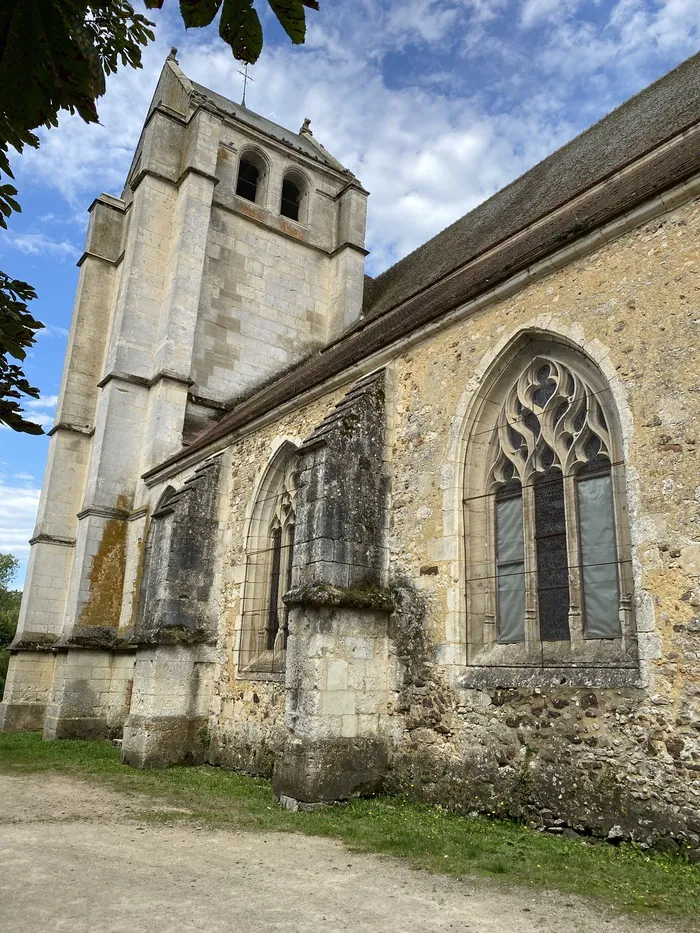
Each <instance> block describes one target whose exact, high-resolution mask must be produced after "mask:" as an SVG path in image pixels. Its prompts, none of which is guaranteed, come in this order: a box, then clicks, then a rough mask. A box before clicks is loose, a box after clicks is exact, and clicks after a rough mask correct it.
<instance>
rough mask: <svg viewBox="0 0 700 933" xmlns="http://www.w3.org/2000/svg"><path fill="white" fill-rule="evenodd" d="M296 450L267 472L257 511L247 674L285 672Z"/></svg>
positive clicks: (243, 644) (285, 451)
mask: <svg viewBox="0 0 700 933" xmlns="http://www.w3.org/2000/svg"><path fill="white" fill-rule="evenodd" d="M295 461H296V448H295V447H294V445H293V444H289V443H287V444H285V445H284V446H283V447H282V448H281V449H280V450H279V451H278V452H277V454H276V456H275V457H274V459H273V461H272V463H271V464H270V465H269V467H268V468H267V471H266V473H265V476H264V478H263V481H262V483H261V485H260V489H259V491H258V495H257V498H256V501H255V505H254V507H253V513H252V516H251V521H250V526H249V531H248V539H247V547H246V550H247V561H246V575H245V591H244V596H243V619H242V626H241V639H240V647H239V669H240V671H241V672H242V673H245V672H248V673H254V674H258V673H268V674H273V673H281V672H284V666H285V652H286V648H287V636H288V634H289V632H288V627H287V607H286V606H285V605H284V602H283V596H284V594H285V593H286V592H287V590H289V588H290V585H291V574H292V563H293V560H294V527H295V525H294V521H295V499H296V490H295V487H294V465H295Z"/></svg>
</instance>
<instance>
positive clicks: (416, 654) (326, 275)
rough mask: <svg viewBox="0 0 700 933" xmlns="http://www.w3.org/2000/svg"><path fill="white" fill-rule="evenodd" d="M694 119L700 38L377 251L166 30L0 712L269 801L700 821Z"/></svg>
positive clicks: (346, 197) (351, 198)
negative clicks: (545, 517) (386, 266)
mask: <svg viewBox="0 0 700 933" xmlns="http://www.w3.org/2000/svg"><path fill="white" fill-rule="evenodd" d="M681 99H682V101H683V103H682V105H681V104H679V103H678V102H679V101H680V100H681ZM626 121H628V122H627V123H626ZM699 123H700V59H699V58H697V57H696V58H695V59H691V60H689V61H688V62H687V63H685V64H684V65H683V66H681V68H680V69H677V70H676V72H673V73H671V74H670V75H668V76H667V77H666V78H664V79H662V80H661V81H660V82H658V83H657V84H656V85H654V86H652V87H651V88H650V89H648V90H647V91H646V92H644V93H643V94H642V95H639V96H638V97H637V98H635V99H633V100H632V101H631V102H629V103H628V104H627V105H625V107H624V108H622V109H621V110H620V111H616V112H615V113H613V114H611V115H610V116H609V117H608V118H606V120H605V121H602V123H600V124H598V125H597V126H596V127H594V128H593V129H592V130H590V131H589V132H588V133H587V134H584V135H583V136H582V137H579V138H578V139H577V140H575V141H574V142H573V143H571V144H570V145H569V147H565V149H564V150H560V152H559V153H555V155H554V156H552V157H550V159H549V160H546V161H545V162H544V163H542V164H541V165H540V166H537V167H536V168H535V169H533V170H532V172H531V173H528V175H526V176H524V177H523V179H520V180H519V181H518V182H516V183H514V185H513V186H511V189H506V191H505V192H501V193H500V194H499V195H496V196H495V198H493V199H491V201H490V202H487V203H486V204H485V205H482V206H481V208H477V210H476V211H475V212H473V214H471V215H468V216H467V217H466V218H463V220H461V221H459V222H458V223H457V224H456V225H454V227H452V228H449V229H448V230H447V231H444V232H443V234H440V235H439V236H438V237H436V238H435V240H433V241H431V242H430V243H428V244H426V246H425V247H422V248H421V249H420V250H418V251H417V252H416V253H415V254H413V255H412V256H410V257H408V258H407V259H405V260H403V261H402V262H401V263H399V264H397V266H396V267H394V268H393V269H391V270H388V272H386V273H384V275H382V276H379V277H378V278H377V279H375V280H371V279H368V280H367V281H363V258H364V242H363V237H364V203H365V198H366V192H364V190H363V189H362V187H361V185H360V184H359V182H358V181H357V180H356V179H355V178H354V176H352V175H351V174H350V173H349V172H347V170H345V169H343V168H342V166H340V165H339V164H338V163H337V162H336V161H335V160H334V159H333V158H332V157H331V156H329V155H328V153H326V152H325V150H323V149H322V148H321V147H319V146H318V145H317V144H316V143H315V142H314V141H313V139H312V137H309V135H308V131H305V132H303V133H302V135H300V136H297V135H295V134H291V133H288V132H287V131H285V130H282V129H281V128H279V127H275V126H274V125H273V124H269V123H267V121H264V120H262V118H259V117H256V116H255V115H251V114H248V112H246V111H243V110H242V109H241V108H239V107H237V106H236V105H234V104H231V103H230V102H227V101H225V100H224V99H223V98H218V96H217V95H213V94H211V93H209V92H205V90H204V89H201V88H199V87H198V86H193V85H191V84H190V83H189V82H188V80H187V79H186V78H185V77H184V76H183V75H182V73H181V72H180V71H179V69H178V67H177V64H176V63H175V62H174V61H173V60H169V61H168V62H167V63H166V66H165V68H164V71H163V75H162V76H161V80H160V83H159V86H158V89H157V91H156V95H155V98H154V105H153V108H152V111H151V114H150V115H149V119H148V121H147V124H146V127H145V129H144V135H143V137H142V141H141V143H140V145H139V149H138V151H137V154H136V157H135V161H134V167H133V169H132V172H131V174H130V181H129V184H128V185H127V188H126V189H125V192H124V195H123V198H122V199H115V198H110V197H108V196H106V195H103V196H102V197H101V198H100V199H99V200H98V201H97V202H95V205H94V206H93V209H92V214H91V225H90V231H89V234H88V247H87V251H86V254H85V257H84V259H83V261H82V267H81V279H80V285H79V290H78V297H77V302H76V311H75V314H74V323H73V330H72V333H71V338H70V344H69V351H68V359H67V362H66V371H65V376H64V385H63V389H62V395H61V402H60V408H59V417H58V420H57V426H56V428H55V429H54V432H53V437H52V442H51V444H52V446H51V455H50V459H49V464H48V467H47V475H46V482H45V486H44V491H43V495H42V503H41V506H40V512H39V517H38V523H37V531H36V535H35V538H34V539H33V544H34V546H33V549H32V558H31V562H30V576H29V585H28V587H27V591H26V594H25V598H24V603H23V608H22V618H21V623H20V631H19V633H18V637H17V641H16V644H15V646H14V649H15V653H14V655H13V658H12V662H11V667H10V672H9V676H8V682H7V688H6V693H5V698H4V703H3V704H2V706H1V707H0V723H2V725H3V727H4V728H5V729H20V728H44V731H45V735H46V737H47V738H61V737H71V736H95V737H116V738H122V740H123V742H122V754H123V758H124V760H125V761H128V762H130V763H131V764H134V765H137V766H153V765H162V764H171V763H177V762H183V761H193V760H199V761H202V760H206V761H210V762H212V763H217V764H223V765H227V766H230V767H234V768H239V769H241V770H245V771H247V772H249V773H253V774H262V775H273V774H274V783H275V790H276V792H277V793H278V795H279V796H280V799H282V800H283V802H285V803H286V804H287V805H289V806H298V805H312V804H315V803H318V802H323V801H327V800H336V799H345V798H347V797H348V796H351V795H353V794H357V793H365V792H367V793H370V792H374V791H376V790H377V789H378V788H379V787H381V786H384V787H387V788H389V789H395V790H400V791H402V792H406V793H408V794H410V795H412V796H413V797H415V798H417V799H421V800H427V801H433V802H440V803H443V804H446V805H448V806H450V807H452V808H454V809H457V810H460V809H461V810H465V811H472V810H478V811H483V812H490V813H494V812H495V813H498V814H502V815H504V816H510V817H517V818H527V819H533V820H535V821H537V822H541V823H544V824H545V825H550V826H551V825H555V824H556V825H560V826H561V825H565V824H566V825H570V826H573V827H575V828H578V829H580V830H582V831H587V832H594V833H598V834H603V835H606V834H607V835H612V836H617V835H619V836H627V837H632V838H635V839H639V840H643V841H650V842H656V841H659V840H660V839H663V844H664V845H665V846H666V847H672V846H673V845H675V844H682V845H685V846H690V848H691V849H692V850H694V851H695V852H698V853H700V822H699V819H698V813H699V812H700V486H699V485H698V483H700V479H699V478H698V477H699V475H700V474H699V471H698V457H699V450H700V438H699V437H698V432H699V431H700V401H699V399H700V363H699V362H698V354H697V345H698V335H699V334H700V305H699V304H698V294H699V292H698V261H699V259H700V175H699V174H698V172H699V171H700V166H699V165H698V163H697V157H696V155H695V153H697V151H698V149H699V146H698V143H699V142H700V130H699V128H698V124H699ZM629 125H631V126H633V127H635V128H636V130H637V132H636V133H635V134H630V133H629V132H627V131H628V130H629ZM632 138H634V139H635V140H636V141H635V142H630V139H632ZM620 140H622V141H620ZM246 153H252V155H251V156H250V158H251V159H253V160H255V164H257V165H258V166H260V181H259V190H258V193H259V197H256V200H255V202H254V203H251V202H250V201H249V200H245V199H243V198H242V197H240V196H239V195H237V194H236V179H237V177H238V176H237V172H236V165H239V164H240V158H241V157H243V156H245V154H246ZM237 160H238V161H237ZM289 171H293V172H294V173H295V174H294V175H293V176H289V175H288V172H289ZM285 177H293V178H294V179H296V181H295V184H296V183H298V187H299V190H300V192H301V191H302V189H303V193H302V195H301V198H300V210H299V221H298V222H297V221H288V220H287V219H286V218H284V217H282V216H280V213H279V210H278V204H279V197H280V190H281V184H282V180H283V179H284V178H285ZM518 198H520V199H521V200H520V202H519V201H518ZM363 296H364V300H363ZM320 348H325V350H324V352H322V353H320V354H319V353H318V352H317V351H318V350H319V349H320ZM528 366H529V369H528ZM542 366H544V370H542ZM533 367H534V368H533ZM552 367H554V370H552ZM541 370H542V372H543V373H544V374H543V375H542V380H543V382H542V392H543V393H544V394H542V395H540V396H537V392H538V391H539V390H538V388H537V378H536V377H537V372H540V371H541ZM552 371H556V372H557V373H558V374H559V376H558V377H557V378H558V379H559V383H558V388H557V389H556V391H557V392H559V393H560V396H557V397H556V398H557V406H558V407H556V406H555V403H554V402H553V401H552V402H550V398H554V397H555V396H553V395H552V393H553V392H555V389H554V388H553V387H551V386H553V382H552V379H553V377H552V374H551V373H552ZM526 373H529V375H527V378H526V375H525V374H526ZM547 373H549V375H547ZM274 377H276V378H274ZM518 380H520V381H518ZM528 380H529V381H528ZM574 385H576V386H581V387H582V388H581V389H575V388H573V387H574ZM547 386H550V388H549V389H548V388H547ZM567 386H568V388H567ZM514 387H518V389H517V393H516V389H515V388H514ZM545 390H546V391H545ZM528 393H529V395H528ZM535 396H536V397H537V398H539V401H538V402H537V404H535V403H534V402H532V401H531V402H530V404H531V408H532V412H537V413H538V414H537V417H538V418H539V426H534V427H531V431H532V433H531V435H528V432H527V430H526V428H525V427H521V430H520V432H518V431H517V425H518V421H519V419H520V417H521V415H520V414H519V412H521V411H522V420H523V423H524V424H528V423H529V424H530V425H531V426H532V421H530V422H528V421H527V418H528V417H530V415H528V414H527V412H528V411H530V409H527V407H525V408H522V407H521V408H518V406H519V405H520V406H522V400H523V399H527V398H532V397H535ZM584 397H585V400H586V407H585V411H584V412H583V414H582V415H581V416H580V418H579V416H578V415H577V414H576V411H574V407H575V406H574V403H577V402H578V401H580V399H581V398H584ZM596 400H598V401H596ZM504 406H505V407H504ZM567 406H568V407H567ZM555 407H556V411H555ZM503 411H506V412H510V415H508V418H507V419H506V422H503V426H502V427H501V428H499V427H498V424H499V422H498V419H499V418H500V417H502V415H501V414H500V413H501V412H503ZM532 412H531V413H532ZM567 412H569V413H568V414H567ZM584 415H585V417H584ZM567 419H568V422H567ZM577 419H578V420H577ZM586 419H587V420H586ZM567 424H568V427H567ZM202 429H203V430H202ZM510 429H513V431H514V432H515V433H508V431H509V430H510ZM499 431H500V432H501V433H500V434H499ZM198 432H199V433H198ZM504 432H505V433H504ZM557 432H559V433H557ZM562 432H563V433H562ZM555 434H556V437H555ZM526 435H527V436H531V439H532V440H531V443H530V442H528V441H527V436H526ZM499 437H500V440H498V438H499ZM543 438H544V440H545V441H547V443H546V444H543V443H542V439H543ZM591 439H592V440H593V442H594V443H593V446H592V447H587V446H586V444H589V442H591ZM499 444H500V445H501V446H500V447H499ZM504 445H505V446H504ZM535 448H537V449H535ZM504 450H505V451H506V454H505V455H504V454H503V451H504ZM498 451H501V453H498ZM569 451H571V453H569ZM494 452H495V453H494ZM494 457H495V459H494ZM499 457H500V458H501V459H500V460H499V459H498V458H499ZM547 457H549V458H550V460H552V459H553V460H554V461H555V462H554V466H553V467H552V463H551V462H549V461H548V460H547ZM601 457H602V460H603V461H604V463H603V467H601V466H600V464H601ZM518 458H529V459H527V463H528V464H529V466H527V468H526V467H525V465H524V464H525V459H522V464H523V467H522V470H521V475H522V476H523V477H530V478H531V480H532V481H531V480H528V479H523V481H522V486H521V487H518V489H516V495H517V496H518V497H520V496H522V498H523V501H524V503H525V505H524V507H523V512H522V514H523V516H524V519H523V521H524V531H522V533H521V534H522V536H523V540H524V543H523V546H522V554H520V553H519V554H518V555H516V559H515V563H516V564H517V565H518V566H522V567H523V568H524V569H523V571H522V573H523V574H524V577H523V579H525V580H526V583H525V584H523V588H522V601H523V602H522V606H523V609H522V617H521V625H522V632H523V635H522V638H521V637H520V635H519V634H518V633H517V631H516V633H515V635H512V636H510V637H508V638H506V637H504V629H503V620H502V618H501V617H500V616H499V612H500V613H501V614H502V610H501V609H499V608H498V607H499V605H501V603H499V599H500V598H501V597H499V596H498V595H497V587H498V585H500V584H499V583H498V580H499V579H500V578H499V574H500V573H501V570H500V569H499V568H500V566H501V565H500V563H499V562H500V561H501V556H502V555H500V552H499V551H498V548H499V547H500V545H499V544H498V543H497V540H496V539H497V538H498V531H497V528H496V525H495V524H494V522H495V519H494V514H495V512H494V502H496V501H497V499H498V495H499V492H498V490H499V489H501V488H505V485H506V484H507V482H510V480H509V479H508V477H509V476H512V474H513V469H512V466H509V465H508V461H509V459H510V461H511V464H512V463H515V464H516V466H517V464H519V463H520V462H521V461H520V460H519V459H518ZM557 458H558V459H557ZM560 461H561V463H560ZM564 461H566V462H564ZM557 464H559V471H560V473H559V474H557V475H562V476H563V481H564V484H565V488H564V489H563V492H562V494H561V495H562V498H561V514H562V516H564V515H565V517H566V531H565V532H564V531H562V530H561V529H559V532H558V534H559V538H560V542H559V544H560V548H561V550H560V554H562V555H563V557H562V560H563V561H564V563H563V564H562V565H561V566H560V567H559V570H561V571H562V572H563V573H564V582H563V584H562V583H561V581H560V582H559V589H560V590H562V592H564V591H565V594H564V595H563V596H562V599H563V600H564V603H565V608H564V610H563V612H564V615H563V616H562V617H561V618H560V622H559V624H560V626H562V625H563V626H564V627H565V628H566V634H561V632H560V634H558V635H555V636H554V637H551V636H548V635H546V634H545V629H546V626H547V625H549V624H550V622H551V620H549V619H548V618H546V615H547V612H546V611H545V608H544V607H545V605H546V604H545V603H544V602H543V599H544V597H543V596H542V591H543V589H546V587H545V586H544V584H543V583H541V582H540V584H537V585H536V584H535V583H533V582H532V581H536V580H540V581H541V580H542V579H544V576H545V573H546V572H547V567H546V562H543V559H542V554H544V553H545V550H544V545H542V543H541V542H542V540H543V534H542V532H541V529H540V528H539V527H538V526H537V522H538V521H540V518H539V516H541V515H542V514H544V511H545V510H544V507H543V506H541V505H540V504H538V502H539V500H538V502H535V498H536V497H537V495H538V492H537V488H538V487H537V483H538V482H539V479H540V478H541V477H542V476H550V475H552V474H550V473H548V471H549V470H551V469H552V468H554V469H555V470H556V469H557ZM567 464H568V465H567ZM588 464H592V465H593V467H595V470H597V472H595V470H594V474H591V475H595V476H596V477H598V478H599V479H600V478H601V477H605V476H609V480H605V481H604V482H607V483H608V484H609V485H608V486H606V487H605V488H609V490H610V492H609V497H610V501H611V503H612V505H611V506H610V508H611V510H612V511H611V513H610V516H611V517H610V523H609V524H610V527H611V528H612V531H610V529H608V533H609V534H613V536H614V546H615V548H616V550H615V558H614V563H615V566H616V572H615V573H614V574H612V576H610V575H608V577H607V578H606V580H607V582H605V584H603V582H599V583H597V584H596V583H595V580H596V579H598V578H597V577H596V576H595V574H593V576H592V577H591V576H590V574H589V576H587V575H586V574H587V571H590V568H592V567H595V566H597V564H596V562H595V561H594V560H593V561H591V560H590V559H588V558H586V556H585V555H586V553H587V552H586V547H585V546H586V539H585V535H586V534H588V532H587V531H586V530H585V525H586V523H585V520H584V519H585V515H584V512H583V505H582V500H581V498H580V496H581V493H580V484H581V482H582V481H584V480H585V477H586V476H588V475H589V473H590V471H589V473H587V472H586V469H588V466H587V465H588ZM596 464H597V466H596ZM494 470H495V472H494ZM499 471H500V472H499ZM504 471H505V472H504ZM489 484H491V485H489ZM602 488H603V486H601V489H602ZM533 497H535V498H533ZM517 501H520V500H519V498H518V499H517ZM528 502H529V503H530V504H529V505H528ZM555 504H556V503H555ZM562 521H563V518H562ZM572 529H573V530H572ZM555 530H556V529H555ZM547 531H548V533H549V534H550V537H551V535H552V534H553V533H552V529H551V528H550V529H548V530H547ZM545 537H546V535H545ZM554 537H556V534H555V535H554ZM499 540H500V539H499ZM602 540H603V539H601V541H602ZM598 546H599V547H601V546H602V545H601V544H600V543H599V545H598ZM600 563H601V564H603V563H605V562H600ZM562 568H563V570H562ZM518 572H520V571H518ZM602 579H603V578H600V580H602ZM591 580H593V582H591ZM603 585H605V586H608V587H609V588H610V587H612V588H613V589H614V596H610V597H607V604H605V600H603V604H602V609H601V610H600V611H601V612H602V613H603V614H605V612H606V611H607V610H606V605H607V609H608V610H609V608H610V600H611V599H613V600H614V601H615V606H614V611H613V612H612V613H610V612H608V621H607V623H606V624H607V625H608V630H603V631H598V632H595V631H594V629H593V626H592V621H591V620H592V609H591V608H590V605H592V603H590V600H591V599H592V597H593V596H595V594H596V593H598V594H599V593H600V592H608V591H604V590H603V589H602V587H603ZM595 586H597V587H598V590H594V589H591V587H595ZM587 587H588V590H587V589H586V588H587ZM554 588H555V589H556V587H554ZM609 592H612V590H609ZM586 594H588V595H586ZM504 598H505V597H504ZM587 598H588V599H589V603H590V605H589V608H588V609H586V599H587ZM519 599H521V596H517V599H516V602H517V600H519ZM538 600H539V601H538ZM547 605H548V604H547ZM547 611H548V610H547ZM601 624H602V623H601Z"/></svg>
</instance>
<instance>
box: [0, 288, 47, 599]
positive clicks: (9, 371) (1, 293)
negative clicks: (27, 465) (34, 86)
mask: <svg viewBox="0 0 700 933" xmlns="http://www.w3.org/2000/svg"><path fill="white" fill-rule="evenodd" d="M33 298H36V292H35V291H34V289H33V288H32V287H31V285H27V283H26V282H20V281H18V280H17V279H11V278H10V277H9V276H8V275H6V274H5V273H4V272H0V424H6V425H7V426H8V427H9V428H12V430H13V431H21V432H22V433H24V434H43V433H44V431H43V429H42V428H41V427H40V426H39V425H38V424H34V422H33V421H27V420H26V419H25V418H24V417H23V414H24V413H23V411H22V407H21V404H22V403H21V399H22V396H23V395H28V396H30V397H31V398H39V390H38V389H37V388H35V387H34V386H32V385H30V384H29V382H28V380H27V378H26V376H25V375H24V373H23V372H22V369H21V367H20V366H18V365H17V364H16V363H13V362H11V359H12V358H14V359H16V360H19V361H20V362H22V361H23V360H24V359H25V358H26V356H27V350H28V349H29V347H31V346H32V345H33V344H34V341H35V339H36V332H37V331H38V330H40V329H41V328H42V327H43V326H44V325H43V324H41V323H40V322H39V321H37V320H35V319H34V317H33V316H32V315H31V314H30V312H29V311H28V310H27V302H28V301H31V300H32V299H33ZM3 556H4V555H0V558H2V557H3ZM1 586H2V567H1V562H0V587H1Z"/></svg>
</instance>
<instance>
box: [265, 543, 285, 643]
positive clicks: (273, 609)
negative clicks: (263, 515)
mask: <svg viewBox="0 0 700 933" xmlns="http://www.w3.org/2000/svg"><path fill="white" fill-rule="evenodd" d="M271 556H272V565H271V568H270V595H269V598H268V607H267V626H266V631H267V649H268V651H271V650H272V649H273V648H274V647H275V638H276V637H277V632H278V631H279V627H280V619H279V592H280V564H281V558H282V529H281V528H275V529H274V530H273V532H272V555H271Z"/></svg>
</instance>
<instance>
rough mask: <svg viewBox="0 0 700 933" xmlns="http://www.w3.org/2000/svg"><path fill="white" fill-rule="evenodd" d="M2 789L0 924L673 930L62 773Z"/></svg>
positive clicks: (135, 932) (368, 932) (137, 929)
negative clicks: (193, 813)
mask: <svg viewBox="0 0 700 933" xmlns="http://www.w3.org/2000/svg"><path fill="white" fill-rule="evenodd" d="M0 800H2V801H3V810H2V814H0V929H1V930H2V931H3V933H45V931H46V933H48V931H70V933H88V931H89V933H93V931H100V933H122V931H124V933H171V931H173V933H175V931H177V933H181V931H193V930H201V931H205V933H218V931H227V933H229V931H231V933H233V931H235V933H272V931H280V933H316V931H318V930H322V931H323V933H335V931H340V930H349V931H353V933H412V931H416V933H432V931H434V930H445V931H459V933H463V931H469V933H481V931H484V933H598V931H605V930H610V931H615V933H642V931H643V933H670V931H671V930H675V931H676V933H678V930H679V926H678V924H669V925H668V926H663V925H657V924H654V923H650V922H649V920H648V919H645V920H642V919H640V920H639V921H636V920H634V919H621V918H620V917H619V916H617V915H616V914H614V913H613V912H612V911H608V910H606V909H605V908H595V909H592V908H591V907H590V905H588V904H585V903H583V902H582V901H580V900H578V899H577V898H575V897H570V896H567V895H561V894H550V893H544V892H540V891H538V892H536V893H533V892H530V891H527V890H522V889H512V888H506V887H502V886H500V885H498V886H497V885H495V884H491V883H489V882H487V881H484V880H481V879H472V878H469V879H456V878H443V877H440V876H436V875H430V874H428V873H426V872H420V871H413V870H412V869H410V868H408V867H406V866H405V865H403V864H402V863H401V862H399V861H396V860H394V859H388V858H382V857H378V856H373V855H358V854H356V853H353V852H349V851H348V850H347V849H345V848H344V847H343V845H342V844H340V843H336V842H332V841H328V840H324V839H316V838H309V837H305V836H297V835H290V834H274V835H264V834H257V833H243V832H241V833H239V832H225V831H216V830H210V829H207V828H197V827H196V826H193V825H190V824H187V825H184V824H183V825H158V824H155V825H154V824H152V823H150V822H139V820H138V814H139V813H141V812H143V811H147V810H149V811H154V810H156V811H158V810H161V811H162V810H164V809H167V808H164V807H163V806H161V805H159V804H157V803H154V801H153V800H152V799H150V798H141V797H136V796H122V795H121V794H118V793H115V792H113V791H111V790H108V789H106V788H102V787H99V786H95V785H93V784H87V783H83V782H81V781H77V780H73V779H70V778H66V777H59V776H22V777H6V776H2V775H0Z"/></svg>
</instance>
